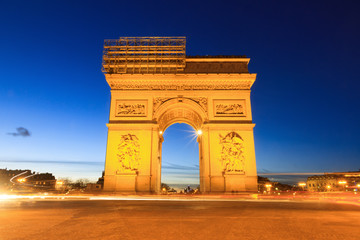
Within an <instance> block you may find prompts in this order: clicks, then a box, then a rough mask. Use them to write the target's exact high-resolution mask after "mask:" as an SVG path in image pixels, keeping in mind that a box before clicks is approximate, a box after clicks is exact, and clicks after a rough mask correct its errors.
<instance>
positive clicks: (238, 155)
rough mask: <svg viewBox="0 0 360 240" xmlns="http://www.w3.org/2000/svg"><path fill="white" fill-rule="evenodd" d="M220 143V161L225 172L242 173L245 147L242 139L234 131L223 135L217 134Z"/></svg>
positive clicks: (243, 170)
mask: <svg viewBox="0 0 360 240" xmlns="http://www.w3.org/2000/svg"><path fill="white" fill-rule="evenodd" d="M219 137H220V145H221V155H220V162H221V165H222V169H223V171H224V172H225V173H230V174H231V173H237V174H244V173H245V169H244V165H245V149H244V140H243V139H242V138H241V136H240V135H239V134H237V133H235V132H230V133H228V134H227V135H226V136H225V137H223V136H221V134H220V135H219Z"/></svg>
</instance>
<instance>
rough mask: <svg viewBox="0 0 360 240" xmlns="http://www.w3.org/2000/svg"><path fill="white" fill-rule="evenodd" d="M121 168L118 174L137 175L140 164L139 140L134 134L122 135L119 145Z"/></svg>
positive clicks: (118, 156) (118, 157) (118, 155)
mask: <svg viewBox="0 0 360 240" xmlns="http://www.w3.org/2000/svg"><path fill="white" fill-rule="evenodd" d="M117 159H118V161H119V163H120V164H119V168H118V170H117V171H116V174H123V173H135V172H136V171H137V170H138V167H139V162H140V144H139V139H138V138H137V137H136V136H135V135H132V134H130V133H129V134H126V135H122V136H121V139H120V144H119V145H118V154H117Z"/></svg>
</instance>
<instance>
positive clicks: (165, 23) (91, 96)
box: [0, 0, 360, 183]
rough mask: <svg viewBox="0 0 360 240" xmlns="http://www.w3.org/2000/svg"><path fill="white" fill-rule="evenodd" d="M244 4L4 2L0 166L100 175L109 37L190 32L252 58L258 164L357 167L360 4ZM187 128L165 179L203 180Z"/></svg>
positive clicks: (190, 39) (196, 51) (203, 45)
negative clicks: (22, 130) (104, 50)
mask: <svg viewBox="0 0 360 240" xmlns="http://www.w3.org/2000/svg"><path fill="white" fill-rule="evenodd" d="M249 2H250V1H239V0H237V1H202V2H201V1H182V2H179V1H143V2H142V1H36V0H34V1H2V2H1V3H0V34H1V35H0V46H1V53H0V70H1V71H0V81H1V85H0V168H5V167H7V168H11V169H14V168H21V169H32V170H34V171H39V172H52V173H54V174H55V176H56V177H71V178H73V179H76V178H89V179H92V180H95V179H97V178H98V177H100V176H101V172H102V170H103V168H104V162H105V150H106V138H107V128H106V126H105V124H106V123H107V122H108V115H109V105H110V89H109V86H108V85H107V83H106V81H105V78H104V75H103V74H102V72H101V59H102V48H103V41H104V39H116V38H118V37H120V36H186V37H187V54H188V55H246V56H248V57H250V58H251V61H250V64H249V70H250V72H252V73H257V74H258V77H257V79H256V82H255V84H254V85H253V88H252V111H253V121H254V123H256V127H255V130H254V134H255V148H256V160H257V168H258V172H259V173H266V172H272V173H275V172H276V173H278V172H290V173H291V172H293V173H294V172H296V173H298V172H303V173H305V172H327V171H347V170H358V169H359V168H360V147H359V146H360V138H359V136H360V124H359V118H360V111H359V109H360V98H359V90H360V78H359V66H360V57H359V56H360V47H359V43H360V31H359V29H360V14H359V11H360V4H359V1H350V0H349V1H342V2H341V1H308V2H307V1H251V3H249ZM315 2H316V3H315ZM19 127H23V128H25V129H27V130H28V131H29V132H30V136H21V135H19V134H18V132H17V128H19ZM189 131H191V127H189V126H188V125H185V124H175V125H172V126H171V127H170V128H168V129H167V130H166V132H165V133H164V134H165V135H164V137H165V142H164V145H163V146H164V148H163V169H162V170H163V172H164V175H163V178H164V180H166V181H167V182H176V181H177V180H176V179H186V180H183V181H184V182H188V183H196V181H198V179H197V178H198V147H197V143H196V140H191V137H192V136H191V134H192V133H191V132H189ZM11 133H13V134H11ZM24 135H26V134H24ZM174 151H176V154H171V153H173V152H174ZM187 179H189V180H187Z"/></svg>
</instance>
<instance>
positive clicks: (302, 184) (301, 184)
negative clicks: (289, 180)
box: [298, 182, 306, 187]
mask: <svg viewBox="0 0 360 240" xmlns="http://www.w3.org/2000/svg"><path fill="white" fill-rule="evenodd" d="M298 185H299V186H300V187H305V186H306V183H304V182H299V184H298Z"/></svg>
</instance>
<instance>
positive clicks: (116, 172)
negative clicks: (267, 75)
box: [103, 37, 257, 193]
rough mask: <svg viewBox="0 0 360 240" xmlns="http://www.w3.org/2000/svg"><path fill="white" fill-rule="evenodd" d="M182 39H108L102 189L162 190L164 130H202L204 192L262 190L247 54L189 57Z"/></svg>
mask: <svg viewBox="0 0 360 240" xmlns="http://www.w3.org/2000/svg"><path fill="white" fill-rule="evenodd" d="M185 42H186V39H185V38H184V37H142V38H140V37H137V38H130V37H125V38H120V39H116V40H105V44H104V54H103V72H104V74H105V78H106V81H107V82H108V84H109V86H110V88H111V106H110V117H109V123H108V124H107V126H108V140H107V151H106V163H105V175H104V190H105V191H117V192H154V193H158V192H160V183H161V148H162V142H163V137H162V133H163V132H164V131H165V129H166V128H167V127H169V126H170V125H171V124H173V123H187V124H189V125H191V126H192V127H194V129H195V130H197V131H198V130H201V131H198V132H199V133H201V134H200V135H199V136H198V142H199V166H200V190H201V192H208V193H209V192H211V193H216V192H233V191H255V190H257V173H256V163H255V150H254V138H253V128H254V126H255V124H253V123H252V116H251V105H250V88H251V86H252V84H253V83H254V81H255V78H256V74H250V73H249V72H248V63H249V59H248V58H244V57H234V56H214V57H209V56H206V57H189V56H186V54H185V46H186V43H185Z"/></svg>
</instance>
